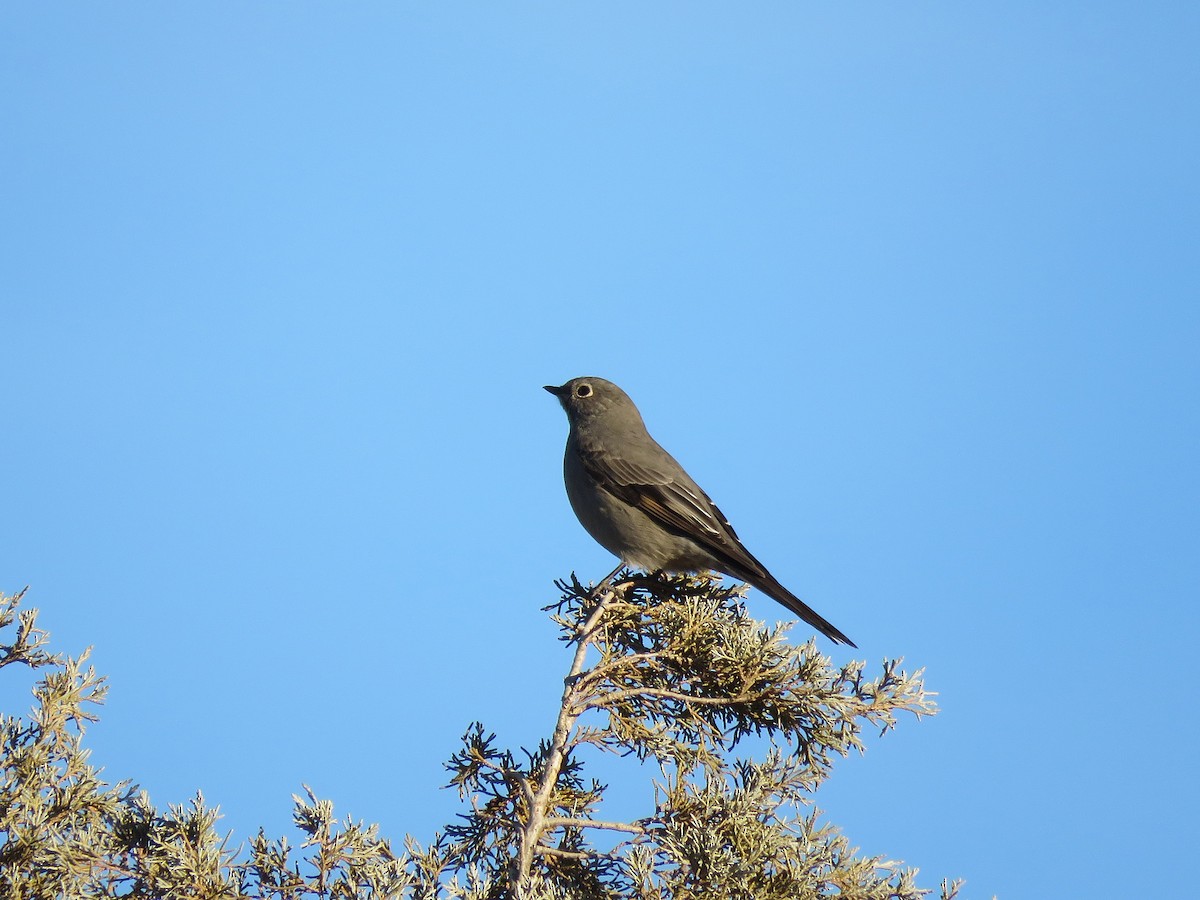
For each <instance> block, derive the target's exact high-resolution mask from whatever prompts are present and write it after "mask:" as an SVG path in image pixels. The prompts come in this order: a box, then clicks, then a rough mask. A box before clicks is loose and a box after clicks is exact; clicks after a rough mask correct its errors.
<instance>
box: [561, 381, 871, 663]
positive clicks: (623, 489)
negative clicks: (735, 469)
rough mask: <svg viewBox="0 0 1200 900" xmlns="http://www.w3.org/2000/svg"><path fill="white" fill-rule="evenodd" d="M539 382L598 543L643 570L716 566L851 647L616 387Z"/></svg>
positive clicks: (575, 503)
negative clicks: (559, 413)
mask: <svg viewBox="0 0 1200 900" xmlns="http://www.w3.org/2000/svg"><path fill="white" fill-rule="evenodd" d="M546 390H548V391H549V392H550V393H552V394H553V395H554V396H556V397H557V398H558V401H559V402H560V403H561V404H562V407H563V409H564V410H566V413H567V419H568V421H569V422H570V423H571V433H570V434H569V435H568V436H567V451H566V456H565V457H564V459H563V478H564V480H565V481H566V485H567V497H568V498H569V499H570V501H571V508H572V509H574V510H575V515H576V516H577V517H578V518H579V522H580V524H582V525H583V527H584V528H586V529H587V531H588V533H589V534H590V535H591V536H592V537H594V538H595V539H596V540H597V542H599V543H600V545H601V546H603V547H604V548H605V549H606V550H608V551H609V552H611V553H613V554H615V555H616V556H617V557H619V558H620V559H621V561H622V562H624V563H625V564H626V565H628V566H631V567H632V568H635V569H641V570H643V571H645V572H657V571H660V570H661V571H665V572H696V571H700V570H702V569H714V570H716V571H718V572H724V573H725V574H726V575H730V576H732V577H734V578H736V579H738V580H739V581H744V582H746V583H748V584H751V585H753V586H754V587H756V588H758V589H759V590H760V591H762V592H763V593H764V594H766V595H767V596H768V597H771V598H773V599H775V600H777V601H778V602H779V603H782V604H783V605H784V606H786V607H787V608H788V609H790V610H791V611H792V612H793V613H795V614H796V615H797V616H799V617H800V618H801V619H803V620H804V621H805V622H807V623H808V624H809V625H811V626H813V628H816V629H817V630H818V631H820V632H821V633H822V634H823V635H825V636H826V637H827V638H829V639H830V640H831V641H833V642H834V643H837V642H839V641H840V642H841V643H843V644H849V645H850V646H851V647H854V646H856V645H855V643H854V642H853V641H852V640H850V638H848V637H846V636H845V635H844V634H842V633H841V632H840V631H838V630H837V629H836V628H835V627H834V626H833V625H831V624H830V623H829V622H827V621H825V619H823V618H821V616H819V615H818V614H817V613H816V612H815V611H814V610H813V609H811V608H810V607H809V606H808V605H807V604H805V603H804V602H803V601H802V600H800V598H799V597H797V596H796V595H795V594H793V593H792V592H791V591H789V590H788V589H787V588H785V587H784V586H783V585H782V584H780V583H779V582H778V581H776V580H775V577H774V576H773V575H772V574H771V573H770V572H768V571H767V569H766V567H765V566H764V565H763V564H762V563H760V562H759V561H758V560H757V559H755V558H754V557H753V556H752V555H751V553H750V551H749V550H747V549H746V548H745V547H743V546H742V542H741V541H740V540H738V536H737V533H736V532H735V531H734V530H733V527H732V526H731V525H730V524H729V522H728V521H727V520H726V519H725V516H724V514H723V513H722V512H721V510H719V509H717V506H716V504H715V503H713V502H712V501H711V500H710V499H708V494H706V493H704V491H702V490H701V489H700V487H699V486H698V485H697V484H696V482H694V481H692V479H691V477H690V476H689V475H688V473H687V472H685V471H684V470H683V466H681V465H679V463H677V462H676V461H675V459H674V457H672V456H671V454H669V453H668V452H667V451H666V450H664V449H663V448H662V447H660V446H659V444H658V442H657V441H656V440H654V438H652V437H650V433H649V432H648V431H646V425H645V423H643V422H642V415H641V413H639V412H638V409H637V407H636V406H634V405H633V401H632V400H630V399H629V396H628V395H627V394H626V393H625V392H624V391H623V390H621V389H620V388H619V387H617V386H616V385H615V384H613V383H612V382H611V381H605V380H604V379H603V378H591V377H584V378H572V379H571V380H570V381H568V382H567V383H566V384H564V385H560V386H558V387H554V386H552V385H546Z"/></svg>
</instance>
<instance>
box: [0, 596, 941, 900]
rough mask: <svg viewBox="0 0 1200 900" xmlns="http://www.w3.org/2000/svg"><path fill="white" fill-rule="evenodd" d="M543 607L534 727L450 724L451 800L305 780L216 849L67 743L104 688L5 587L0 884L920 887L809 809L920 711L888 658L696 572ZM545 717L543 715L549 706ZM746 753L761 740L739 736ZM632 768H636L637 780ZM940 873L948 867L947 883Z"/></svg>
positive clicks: (518, 893) (308, 888)
mask: <svg viewBox="0 0 1200 900" xmlns="http://www.w3.org/2000/svg"><path fill="white" fill-rule="evenodd" d="M558 587H559V589H560V591H561V597H560V599H559V601H558V602H557V603H555V604H553V605H552V606H550V607H547V610H548V611H549V612H550V613H551V616H552V618H553V619H554V621H555V622H556V623H557V624H558V625H559V627H560V629H561V635H560V636H561V639H562V640H563V642H564V643H565V644H566V645H567V650H568V653H569V656H570V664H569V668H568V671H567V673H566V676H565V678H564V682H563V694H562V702H561V704H560V707H559V709H558V711H557V714H556V719H555V720H554V721H553V728H552V730H551V731H550V732H549V736H548V737H546V738H545V739H544V740H542V741H541V742H540V743H539V744H538V745H537V746H536V747H535V748H533V749H523V750H518V751H513V750H510V749H507V748H504V747H502V746H501V745H500V744H499V743H498V740H497V738H496V736H495V734H493V733H491V732H490V731H488V729H487V728H486V727H485V726H484V725H483V724H482V723H478V722H477V723H473V724H472V725H471V726H470V727H468V729H467V731H466V733H465V734H464V736H463V739H462V746H461V748H460V749H459V750H458V751H457V752H455V753H454V754H453V756H452V757H451V758H450V760H449V761H448V763H447V770H448V772H449V785H450V786H452V787H454V788H456V789H457V790H458V792H459V795H460V797H461V798H462V800H463V802H464V804H465V807H464V812H463V813H462V814H461V815H460V816H459V818H458V820H457V821H456V822H454V823H452V824H450V825H449V826H447V827H446V828H445V829H444V830H443V831H442V832H440V833H438V834H435V835H434V836H433V837H432V839H431V840H430V841H429V842H428V843H425V844H422V843H420V842H418V841H417V840H416V839H414V838H412V837H406V838H405V839H404V841H403V848H402V849H395V848H394V847H393V845H392V844H391V843H390V842H389V841H388V840H387V839H385V838H382V837H381V836H380V835H379V834H378V829H377V827H376V826H374V825H368V824H364V823H362V822H355V821H353V820H350V819H346V820H343V821H341V822H339V821H337V820H336V819H335V817H334V813H333V805H332V803H330V802H329V801H327V800H321V799H318V798H317V797H315V796H314V795H313V794H312V792H311V791H309V790H308V789H307V788H305V794H304V795H303V796H294V797H293V800H294V814H293V816H294V821H295V823H296V826H297V828H298V830H299V832H300V833H301V835H302V839H301V841H300V843H299V845H298V846H293V845H292V844H291V843H289V841H288V839H287V837H279V838H269V837H267V836H266V835H265V834H264V833H262V832H261V831H260V832H259V833H258V834H257V835H255V836H253V837H251V838H250V839H249V840H248V841H246V842H245V843H244V844H240V845H239V844H234V843H233V840H232V837H231V836H230V835H228V834H226V835H222V834H221V832H220V831H219V830H218V828H217V823H218V818H219V816H218V811H217V809H216V808H213V807H210V806H208V805H207V804H206V803H205V801H204V799H203V797H202V796H201V795H200V794H197V795H196V797H195V798H194V799H193V800H192V802H191V803H189V804H186V805H180V806H170V807H168V808H167V809H166V810H165V811H160V810H158V809H156V808H155V807H154V806H153V805H152V804H151V802H150V800H149V798H148V797H147V796H146V794H145V793H143V792H140V791H138V790H137V789H135V788H134V787H133V786H131V785H129V784H128V783H121V784H117V785H112V786H110V785H108V784H106V783H105V782H104V781H102V780H101V778H100V772H99V770H97V769H96V768H94V767H93V766H91V764H90V763H89V759H88V751H87V750H86V749H84V747H83V739H84V737H85V735H86V731H87V727H88V725H89V724H90V723H91V722H93V721H95V719H96V712H95V710H96V707H97V705H98V704H100V703H101V702H102V701H103V699H104V695H105V692H106V690H107V685H106V684H105V681H104V679H103V678H102V677H100V676H98V675H97V674H96V673H95V671H94V670H93V669H92V668H91V667H90V666H86V665H85V664H86V661H87V652H86V651H85V652H84V653H82V654H80V655H79V656H78V657H75V658H70V657H63V656H61V655H59V654H56V653H51V652H49V650H48V649H47V648H48V636H47V635H46V634H45V633H44V632H43V631H41V630H39V629H38V628H37V626H36V616H37V611H36V610H32V609H25V610H22V609H20V602H21V599H22V595H20V594H18V595H17V596H15V597H3V596H0V668H3V667H4V666H7V665H12V664H22V665H25V666H28V667H30V668H32V669H38V670H42V671H43V672H44V674H43V676H42V678H41V680H40V681H39V682H38V683H37V685H36V686H35V688H34V691H33V694H34V704H33V708H32V711H31V712H30V714H29V715H28V717H26V718H19V717H12V716H8V715H4V716H0V740H2V741H3V756H2V758H0V896H3V897H6V898H12V900H43V898H72V900H74V898H81V900H82V898H101V897H103V898H116V897H137V898H142V897H145V898H253V900H259V898H262V900H266V898H273V900H309V898H346V900H349V898H355V900H358V898H363V900H366V898H391V897H397V898H400V897H403V898H414V900H435V898H436V900H440V898H464V900H490V898H509V897H512V898H547V900H548V898H579V900H590V898H597V900H599V898H663V900H666V898H673V900H685V898H697V900H698V898H712V897H727V898H754V900H775V898H780V900H782V898H785V897H786V898H794V897H813V898H817V897H841V898H846V900H885V898H887V900H891V898H895V900H918V898H920V897H922V896H924V895H926V894H927V893H928V891H924V890H921V889H919V888H917V887H916V885H915V881H914V874H915V873H914V872H913V871H912V870H909V869H906V868H904V867H903V866H901V865H900V864H898V863H895V862H892V861H889V860H887V859H885V858H884V857H881V856H862V855H859V853H858V851H857V849H855V848H853V847H851V846H850V844H849V842H848V840H847V839H846V837H845V836H843V835H842V834H841V833H840V832H839V831H838V830H837V829H836V828H835V827H834V826H832V825H830V824H828V823H826V822H824V821H823V820H822V817H821V815H820V813H819V812H818V811H817V810H816V809H815V808H814V807H813V805H812V800H813V793H814V792H815V791H816V790H817V788H818V787H819V786H820V784H821V783H822V782H823V781H824V780H825V778H826V777H828V775H829V773H830V770H831V767H832V766H833V764H834V762H835V761H836V759H837V758H838V757H840V756H844V755H846V754H847V753H849V752H850V751H852V750H858V751H861V750H863V748H864V743H863V736H864V733H865V730H867V729H870V730H878V731H879V732H881V733H883V732H887V731H888V730H890V729H892V728H893V727H895V726H896V725H897V723H898V714H899V713H901V712H909V713H912V714H913V715H915V716H917V717H920V716H923V715H926V714H931V713H933V712H934V711H935V709H934V705H933V703H932V701H931V699H930V697H929V695H928V694H927V693H926V692H925V690H924V686H923V683H922V681H921V673H920V672H916V673H913V674H907V673H906V672H904V671H902V670H901V669H900V667H899V661H889V662H885V663H884V665H883V667H882V669H881V671H880V672H878V673H876V674H874V675H871V676H868V674H867V673H866V669H865V665H864V664H863V663H860V662H851V663H848V664H846V665H843V666H834V665H833V664H832V663H831V662H830V660H829V659H828V658H827V657H824V656H822V655H821V654H820V653H819V652H818V650H817V648H816V646H815V644H814V643H813V642H811V641H810V642H809V643H805V644H800V645H792V644H789V643H788V642H787V640H786V633H787V629H786V627H783V626H774V627H767V626H765V625H763V624H762V623H759V622H756V621H754V620H753V619H751V618H750V617H748V616H747V614H746V611H745V608H744V606H743V604H742V602H741V589H737V588H733V589H731V588H727V587H723V586H722V585H721V583H720V582H719V581H718V580H717V579H715V578H712V577H707V576H700V577H686V576H680V577H673V578H664V577H662V576H639V575H628V574H626V575H625V577H623V578H621V579H620V580H619V581H617V582H616V583H614V584H607V583H606V584H603V585H601V586H599V587H596V588H590V587H586V586H584V585H582V584H581V583H580V582H579V581H578V580H577V579H575V578H574V577H573V576H572V578H571V579H570V580H569V581H564V582H560V583H559V584H558ZM549 724H550V722H549V721H548V725H549ZM747 748H749V749H751V750H755V749H757V750H758V751H759V758H753V756H741V755H739V754H740V753H741V752H742V751H743V750H744V749H747ZM595 753H612V754H617V755H621V756H632V757H635V758H636V759H638V760H641V761H642V762H643V763H648V764H649V768H650V771H652V772H654V773H655V774H654V776H653V778H652V779H650V783H649V784H647V787H646V802H645V813H644V815H641V816H639V817H637V818H634V819H630V820H627V821H616V820H610V819H607V818H605V816H604V809H603V807H604V794H605V789H606V787H605V785H602V784H600V783H599V782H598V781H596V780H595V779H593V778H589V777H588V775H587V771H586V769H587V763H588V759H589V755H590V754H595ZM645 771H646V767H645V766H636V765H635V766H633V767H632V769H631V777H643V776H642V774H641V773H644V772H645ZM957 891H958V884H957V883H943V885H942V890H941V896H942V897H943V898H944V900H951V898H953V897H954V896H955V895H956V894H957Z"/></svg>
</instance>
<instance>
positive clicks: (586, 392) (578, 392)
mask: <svg viewBox="0 0 1200 900" xmlns="http://www.w3.org/2000/svg"><path fill="white" fill-rule="evenodd" d="M575 396H576V397H590V396H592V386H591V385H590V384H581V385H580V386H579V387H577V388H575Z"/></svg>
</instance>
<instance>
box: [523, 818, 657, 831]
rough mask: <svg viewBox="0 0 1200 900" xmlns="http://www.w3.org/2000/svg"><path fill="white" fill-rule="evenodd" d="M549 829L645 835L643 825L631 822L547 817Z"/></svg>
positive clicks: (544, 820) (545, 821)
mask: <svg viewBox="0 0 1200 900" xmlns="http://www.w3.org/2000/svg"><path fill="white" fill-rule="evenodd" d="M543 822H544V823H545V825H546V827H547V828H603V829H604V830H605V831H627V832H629V833H630V834H645V833H646V829H645V828H643V827H642V826H641V825H633V824H630V823H629V822H602V821H600V820H599V819H572V818H568V817H566V816H547V817H546V818H545V819H543Z"/></svg>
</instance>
